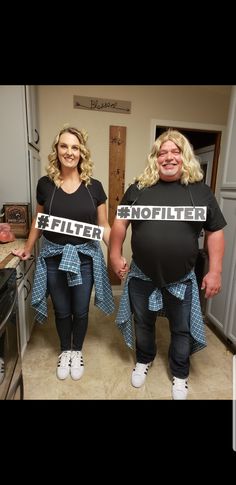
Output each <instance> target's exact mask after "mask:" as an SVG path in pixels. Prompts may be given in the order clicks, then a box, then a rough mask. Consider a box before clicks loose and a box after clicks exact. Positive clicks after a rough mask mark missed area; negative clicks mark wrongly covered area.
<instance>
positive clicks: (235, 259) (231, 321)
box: [206, 191, 236, 344]
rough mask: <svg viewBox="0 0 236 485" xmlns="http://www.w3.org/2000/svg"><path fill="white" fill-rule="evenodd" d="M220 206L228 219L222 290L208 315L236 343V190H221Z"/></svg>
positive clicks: (214, 299) (209, 302)
mask: <svg viewBox="0 0 236 485" xmlns="http://www.w3.org/2000/svg"><path fill="white" fill-rule="evenodd" d="M220 207H221V210H222V212H223V214H224V217H225V219H226V221H227V226H226V227H225V228H224V234H225V240H226V251H225V255H224V264H223V271H222V289H221V292H220V293H219V294H218V295H216V296H214V298H211V299H210V300H209V301H208V304H207V312H206V314H207V317H208V318H209V319H210V320H211V321H212V322H213V323H214V324H215V325H216V327H218V329H219V330H220V331H221V332H222V333H223V335H224V336H226V337H227V338H229V339H230V341H232V342H233V343H235V344H236V321H235V309H236V192H227V191H225V192H221V198H220Z"/></svg>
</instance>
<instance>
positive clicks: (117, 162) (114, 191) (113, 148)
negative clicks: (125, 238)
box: [108, 126, 126, 285]
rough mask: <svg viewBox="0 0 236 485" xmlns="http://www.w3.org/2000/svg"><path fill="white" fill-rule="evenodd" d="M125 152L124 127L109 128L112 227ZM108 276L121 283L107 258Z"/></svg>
mask: <svg viewBox="0 0 236 485" xmlns="http://www.w3.org/2000/svg"><path fill="white" fill-rule="evenodd" d="M125 151H126V127H125V126H110V132H109V206H108V220H109V224H110V226H112V224H113V221H114V218H115V214H116V208H117V206H118V205H119V202H120V200H121V198H122V196H123V195H124V188H125ZM108 274H109V278H110V282H111V284H112V285H120V284H121V281H120V279H119V278H118V277H117V276H116V274H115V273H114V271H113V270H112V268H111V264H110V260H109V258H108Z"/></svg>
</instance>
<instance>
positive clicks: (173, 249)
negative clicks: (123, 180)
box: [120, 180, 226, 288]
mask: <svg viewBox="0 0 236 485" xmlns="http://www.w3.org/2000/svg"><path fill="white" fill-rule="evenodd" d="M131 204H134V205H143V206H169V207H178V206H193V205H194V206H206V207H207V218H206V221H191V220H190V221H177V220H131V226H132V236H131V247H132V252H133V259H134V262H135V263H136V264H137V266H138V267H139V268H140V269H141V270H142V271H143V273H144V274H145V275H147V276H148V277H149V278H151V279H152V281H153V282H154V283H155V285H156V286H157V287H158V288H162V287H164V286H166V285H167V284H169V283H173V282H176V281H179V279H181V278H183V277H184V276H185V275H186V274H188V273H189V272H190V271H191V270H192V269H193V267H194V265H195V263H196V258H197V255H198V237H199V235H200V232H201V230H202V228H203V229H205V230H206V231H218V230H219V229H222V228H223V227H224V226H225V225H226V221H225V219H224V216H223V214H222V212H221V210H220V208H219V205H218V203H217V201H216V198H215V196H214V194H213V192H212V191H211V189H210V187H208V185H206V184H204V183H202V182H197V183H194V184H189V185H188V186H186V185H183V184H181V183H180V182H179V181H175V182H164V181H161V180H159V181H158V183H156V184H155V185H153V186H151V187H147V188H144V189H141V190H139V189H138V187H137V185H136V184H132V185H131V186H130V187H129V188H128V189H127V191H126V192H125V194H124V196H123V198H122V200H121V202H120V205H131Z"/></svg>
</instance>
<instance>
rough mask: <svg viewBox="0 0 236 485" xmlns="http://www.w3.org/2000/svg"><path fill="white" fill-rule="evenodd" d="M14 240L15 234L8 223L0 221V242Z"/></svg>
mask: <svg viewBox="0 0 236 485" xmlns="http://www.w3.org/2000/svg"><path fill="white" fill-rule="evenodd" d="M13 241H15V234H14V233H13V232H12V230H11V226H10V224H7V223H4V222H3V223H0V243H8V242H13Z"/></svg>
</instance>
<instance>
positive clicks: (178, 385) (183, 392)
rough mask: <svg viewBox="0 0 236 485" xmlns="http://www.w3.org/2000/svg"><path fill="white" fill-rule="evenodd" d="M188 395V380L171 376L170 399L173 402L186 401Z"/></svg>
mask: <svg viewBox="0 0 236 485" xmlns="http://www.w3.org/2000/svg"><path fill="white" fill-rule="evenodd" d="M187 395H188V380H187V379H179V377H175V376H173V383H172V397H173V399H174V400H177V399H187Z"/></svg>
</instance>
